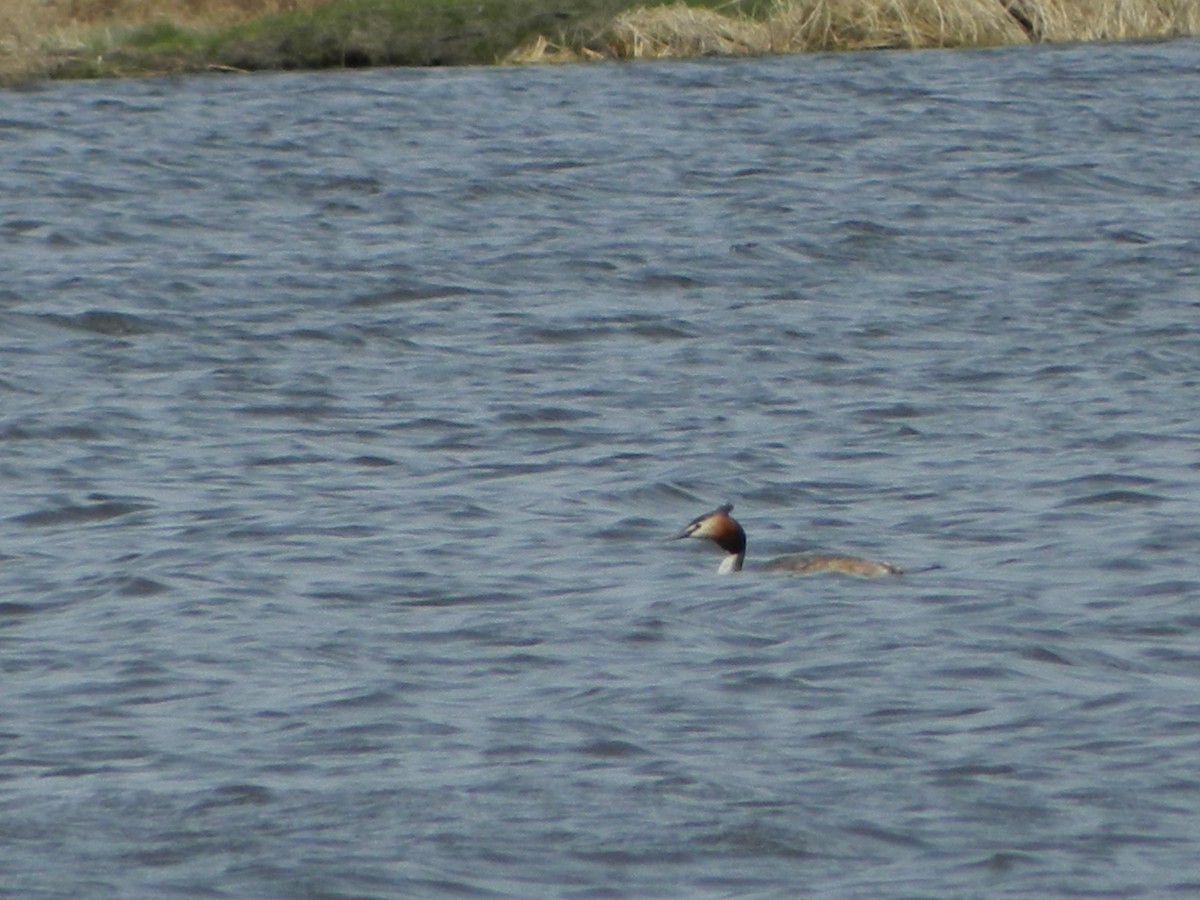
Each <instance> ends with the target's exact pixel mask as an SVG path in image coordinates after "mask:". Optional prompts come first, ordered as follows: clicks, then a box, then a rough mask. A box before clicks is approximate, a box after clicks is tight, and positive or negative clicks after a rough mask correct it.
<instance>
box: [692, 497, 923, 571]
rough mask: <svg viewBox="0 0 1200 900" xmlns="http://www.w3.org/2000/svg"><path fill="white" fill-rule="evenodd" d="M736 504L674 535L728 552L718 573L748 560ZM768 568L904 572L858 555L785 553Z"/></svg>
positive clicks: (744, 535)
mask: <svg viewBox="0 0 1200 900" xmlns="http://www.w3.org/2000/svg"><path fill="white" fill-rule="evenodd" d="M732 509H733V504H732V503H726V504H725V505H724V506H722V507H721V508H719V509H714V510H713V511H712V512H710V513H705V514H704V515H702V516H700V517H699V518H697V519H693V520H692V521H691V522H689V523H688V524H687V526H686V527H685V528H684V529H683V531H681V532H679V534H677V535H675V536H674V537H672V538H670V540H680V539H681V538H690V537H691V538H708V539H709V540H710V541H712V542H713V543H714V544H716V545H717V546H718V547H720V548H721V549H722V550H724V551H725V558H724V559H723V560H721V565H720V566H719V567H718V568H717V572H719V573H720V574H722V575H725V574H727V573H729V572H740V571H741V570H742V563H743V562H745V561H746V532H745V531H743V530H742V526H741V525H739V524H738V521H737V519H735V518H734V517H733V516H731V515H730V514H729V513H730V510H732ZM767 568H768V569H776V570H780V571H786V572H794V573H797V574H800V575H812V574H816V573H817V572H840V573H842V574H843V575H862V576H865V577H867V578H873V577H877V576H879V575H900V574H902V573H901V570H900V569H898V568H896V567H895V566H893V565H892V564H891V563H885V562H876V561H875V560H873V559H861V558H859V557H857V556H841V555H838V554H833V555H827V554H812V555H801V556H783V557H780V558H779V559H773V560H771V561H770V562H769V563H767Z"/></svg>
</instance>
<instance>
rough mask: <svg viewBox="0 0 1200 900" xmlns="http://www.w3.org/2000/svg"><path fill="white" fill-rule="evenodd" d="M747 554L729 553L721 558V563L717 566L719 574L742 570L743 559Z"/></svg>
mask: <svg viewBox="0 0 1200 900" xmlns="http://www.w3.org/2000/svg"><path fill="white" fill-rule="evenodd" d="M744 558H745V554H742V553H729V554H727V555H726V556H725V558H724V559H723V560H721V565H720V566H718V567H717V574H718V575H728V574H729V573H730V572H740V571H742V560H743V559H744Z"/></svg>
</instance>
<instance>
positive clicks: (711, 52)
mask: <svg viewBox="0 0 1200 900" xmlns="http://www.w3.org/2000/svg"><path fill="white" fill-rule="evenodd" d="M607 43H608V45H609V48H610V51H611V52H612V54H613V55H614V56H617V57H620V58H622V59H645V58H659V57H668V56H682V57H692V56H751V55H755V54H762V53H769V52H771V49H772V47H771V36H770V34H769V33H768V30H767V28H766V27H764V25H763V24H762V23H761V22H755V21H753V20H751V19H749V18H746V17H743V16H737V17H731V16H725V15H722V14H721V13H718V12H715V11H713V10H711V9H697V8H695V7H691V6H685V5H684V4H682V3H677V4H675V5H674V6H651V7H640V8H638V9H632V10H629V11H628V12H624V13H621V14H620V15H619V16H617V18H616V19H615V20H614V21H613V23H612V25H611V26H610V28H609V31H608V35H607Z"/></svg>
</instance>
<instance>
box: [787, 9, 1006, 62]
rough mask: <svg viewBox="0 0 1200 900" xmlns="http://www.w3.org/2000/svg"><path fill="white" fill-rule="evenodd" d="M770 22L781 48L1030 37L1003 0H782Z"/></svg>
mask: <svg viewBox="0 0 1200 900" xmlns="http://www.w3.org/2000/svg"><path fill="white" fill-rule="evenodd" d="M767 26H768V28H769V29H770V31H771V37H772V47H773V49H775V50H776V51H777V52H794V51H796V50H865V49H876V48H905V49H912V48H920V47H989V46H998V45H1002V44H1019V43H1025V42H1026V41H1027V40H1028V37H1027V36H1026V34H1025V32H1024V30H1022V28H1021V26H1020V25H1019V24H1017V22H1016V20H1015V19H1013V17H1012V16H1011V15H1009V13H1008V12H1006V11H1005V9H1004V7H1003V5H1001V3H1000V0H836V2H828V0H781V2H780V3H779V4H778V5H777V7H776V9H775V12H774V13H773V14H772V15H771V17H770V18H769V19H768V20H767Z"/></svg>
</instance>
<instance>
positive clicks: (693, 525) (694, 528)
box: [672, 503, 746, 575]
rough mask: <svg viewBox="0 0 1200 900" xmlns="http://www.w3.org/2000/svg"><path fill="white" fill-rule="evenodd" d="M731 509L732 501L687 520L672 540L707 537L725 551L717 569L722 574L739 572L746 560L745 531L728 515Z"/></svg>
mask: <svg viewBox="0 0 1200 900" xmlns="http://www.w3.org/2000/svg"><path fill="white" fill-rule="evenodd" d="M732 509H733V504H732V503H726V504H725V505H724V506H722V507H720V508H718V509H714V510H713V511H712V512H710V513H705V514H704V515H702V516H699V517H698V518H695V519H693V520H692V521H690V522H688V524H687V525H686V526H685V527H684V529H683V530H682V531H681V532H679V534H677V535H675V536H674V537H673V538H672V540H680V539H682V538H708V539H709V540H710V541H712V542H713V543H714V544H716V545H717V546H718V547H720V548H721V549H722V550H724V551H725V558H724V559H723V560H721V565H720V568H718V569H717V571H718V572H720V573H721V574H722V575H723V574H725V573H727V572H739V571H741V568H742V563H743V562H745V560H746V532H745V531H743V530H742V526H741V525H739V524H738V523H737V519H735V518H734V517H733V516H731V515H729V513H730V511H731V510H732Z"/></svg>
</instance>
